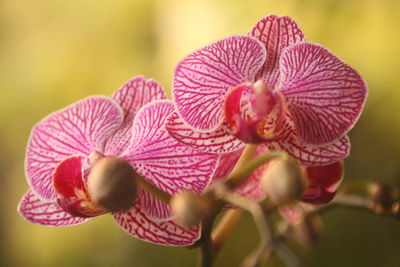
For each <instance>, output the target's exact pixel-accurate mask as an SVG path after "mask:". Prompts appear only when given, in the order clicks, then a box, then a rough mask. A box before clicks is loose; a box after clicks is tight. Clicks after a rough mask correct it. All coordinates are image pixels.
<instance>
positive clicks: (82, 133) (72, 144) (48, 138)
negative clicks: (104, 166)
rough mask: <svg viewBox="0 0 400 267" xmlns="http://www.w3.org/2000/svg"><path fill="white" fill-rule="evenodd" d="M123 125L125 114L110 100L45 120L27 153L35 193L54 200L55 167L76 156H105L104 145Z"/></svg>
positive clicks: (81, 103)
mask: <svg viewBox="0 0 400 267" xmlns="http://www.w3.org/2000/svg"><path fill="white" fill-rule="evenodd" d="M122 121H123V113H122V110H121V108H120V107H119V106H118V105H116V103H115V102H114V101H113V100H111V99H110V98H107V97H101V96H96V97H88V98H86V99H83V100H81V101H79V102H77V103H75V104H73V105H71V106H69V107H67V108H65V109H62V110H60V111H58V112H55V113H53V114H50V115H49V116H47V117H46V118H44V119H43V120H41V121H40V122H39V123H38V124H37V125H36V126H35V127H34V128H33V129H32V132H31V136H30V138H29V141H28V146H27V151H26V162H25V168H26V176H27V179H28V182H29V183H30V184H31V186H32V188H33V190H34V191H36V192H37V193H38V194H39V195H40V196H41V197H43V198H45V199H54V198H55V197H56V195H57V194H56V191H55V190H54V188H53V185H52V183H51V177H52V172H53V170H54V168H55V166H56V165H57V164H58V163H59V162H60V161H61V160H63V159H64V158H67V157H69V156H71V155H74V154H85V155H88V154H89V153H90V152H91V151H100V152H102V150H103V146H104V141H105V140H106V139H107V138H108V137H109V136H110V135H112V134H113V133H114V132H115V131H116V129H118V127H120V125H121V123H122Z"/></svg>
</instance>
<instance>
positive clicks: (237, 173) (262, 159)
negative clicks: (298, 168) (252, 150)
mask: <svg viewBox="0 0 400 267" xmlns="http://www.w3.org/2000/svg"><path fill="white" fill-rule="evenodd" d="M288 157H289V156H288V154H286V152H283V151H273V152H268V153H265V154H262V155H260V156H258V157H256V158H255V159H252V160H250V161H248V162H247V163H246V165H244V166H242V167H241V168H238V169H237V170H234V171H232V173H231V175H229V176H228V178H226V183H227V186H228V187H230V188H236V186H238V185H239V184H240V183H241V182H242V181H243V180H245V179H246V178H247V177H248V176H249V175H250V174H251V173H252V172H253V171H254V170H255V169H257V168H258V167H260V166H261V165H263V164H265V163H267V162H268V161H271V160H273V159H276V158H288Z"/></svg>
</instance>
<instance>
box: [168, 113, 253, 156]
mask: <svg viewBox="0 0 400 267" xmlns="http://www.w3.org/2000/svg"><path fill="white" fill-rule="evenodd" d="M165 128H166V129H167V131H168V133H169V134H170V135H171V136H172V137H173V138H175V139H176V140H178V141H179V142H180V143H183V144H185V145H187V146H190V147H193V148H195V149H198V150H201V151H204V152H207V153H217V154H221V153H230V152H233V151H237V150H240V149H242V148H243V147H244V146H245V144H244V143H243V142H242V141H240V140H239V139H237V138H236V137H234V136H233V135H231V134H230V133H229V132H228V129H227V126H226V125H225V124H222V125H221V126H220V127H219V128H218V129H216V130H214V131H211V132H200V131H197V130H194V129H193V128H191V127H190V126H188V125H187V124H186V123H185V122H184V121H183V120H181V118H180V117H179V115H178V114H177V113H175V112H174V113H172V114H171V115H170V116H169V117H168V118H167V120H166V122H165Z"/></svg>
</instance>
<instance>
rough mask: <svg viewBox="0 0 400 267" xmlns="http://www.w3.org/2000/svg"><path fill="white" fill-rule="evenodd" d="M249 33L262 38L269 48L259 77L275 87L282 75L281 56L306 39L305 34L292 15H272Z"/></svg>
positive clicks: (270, 86) (259, 22) (262, 20)
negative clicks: (291, 46)
mask: <svg viewBox="0 0 400 267" xmlns="http://www.w3.org/2000/svg"><path fill="white" fill-rule="evenodd" d="M249 35H250V36H253V37H255V38H257V39H258V40H260V41H261V42H262V43H263V44H264V46H265V48H266V50H267V58H266V60H265V62H264V65H263V68H262V69H261V71H260V72H259V73H258V75H257V79H261V80H263V81H264V83H265V84H266V85H267V86H268V88H270V89H275V86H276V85H277V83H278V81H279V77H280V71H279V58H280V56H281V54H282V51H283V50H284V49H285V48H286V47H289V46H290V45H292V44H295V43H298V42H301V41H304V39H305V38H304V34H303V32H302V31H301V29H300V28H299V27H298V26H297V24H296V22H294V21H293V20H292V19H291V18H290V17H287V16H282V17H279V16H276V15H270V16H266V17H265V18H263V19H261V20H259V21H258V22H257V23H256V25H254V27H253V28H252V29H251V30H250V32H249Z"/></svg>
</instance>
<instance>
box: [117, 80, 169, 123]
mask: <svg viewBox="0 0 400 267" xmlns="http://www.w3.org/2000/svg"><path fill="white" fill-rule="evenodd" d="M112 98H113V99H114V100H115V101H116V102H117V103H118V104H119V105H120V106H121V108H122V110H123V111H124V115H125V120H133V118H134V117H135V115H136V113H137V112H138V111H139V109H140V108H141V107H143V106H144V105H146V104H147V103H150V102H152V101H154V100H161V99H166V98H167V96H166V95H165V92H164V88H163V87H162V86H161V85H160V84H159V83H158V82H157V81H156V80H154V79H146V78H145V77H143V76H136V77H134V78H132V79H130V80H129V81H127V82H126V83H125V84H123V85H122V86H121V88H119V89H118V90H117V91H115V93H114V94H113V95H112Z"/></svg>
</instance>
